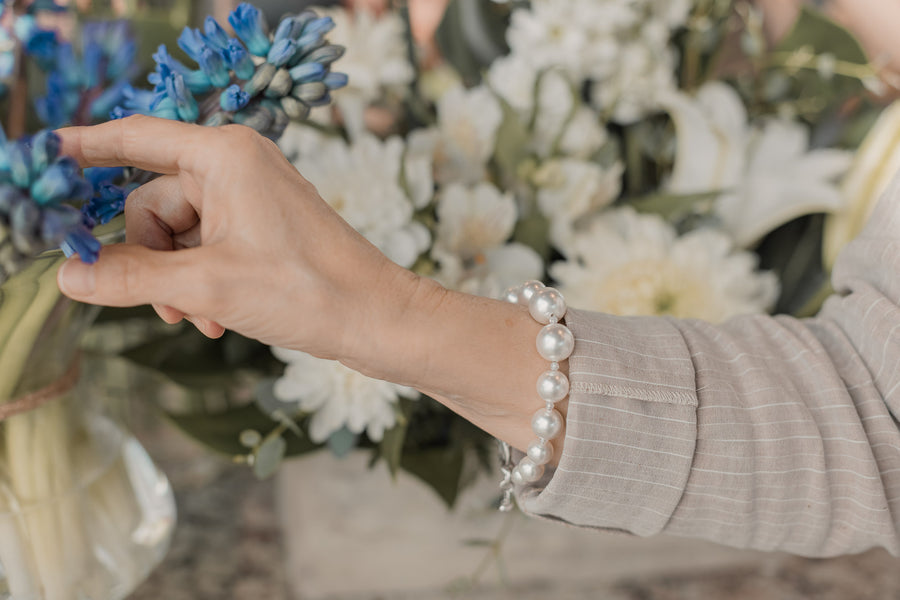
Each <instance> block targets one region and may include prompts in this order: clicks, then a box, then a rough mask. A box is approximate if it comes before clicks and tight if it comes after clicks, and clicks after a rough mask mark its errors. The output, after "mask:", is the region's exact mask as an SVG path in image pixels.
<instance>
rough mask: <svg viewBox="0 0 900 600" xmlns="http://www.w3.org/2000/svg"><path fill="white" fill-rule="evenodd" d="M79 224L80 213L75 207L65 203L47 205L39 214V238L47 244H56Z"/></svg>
mask: <svg viewBox="0 0 900 600" xmlns="http://www.w3.org/2000/svg"><path fill="white" fill-rule="evenodd" d="M81 224H82V216H81V213H80V212H79V211H78V210H76V209H75V208H73V207H71V206H67V205H65V204H63V205H61V206H50V207H47V208H46V209H45V210H44V211H43V214H42V215H41V238H42V239H43V241H44V242H45V243H46V244H47V245H48V246H58V245H59V244H60V243H61V242H62V241H63V240H64V239H66V236H67V235H68V234H69V232H70V231H72V230H74V229H76V228H78V227H79V226H80V225H81Z"/></svg>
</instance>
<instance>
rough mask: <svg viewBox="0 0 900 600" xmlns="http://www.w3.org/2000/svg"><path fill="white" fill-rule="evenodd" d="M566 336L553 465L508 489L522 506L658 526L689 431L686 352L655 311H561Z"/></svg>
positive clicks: (679, 480) (687, 453) (691, 382)
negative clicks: (560, 433) (561, 426)
mask: <svg viewBox="0 0 900 600" xmlns="http://www.w3.org/2000/svg"><path fill="white" fill-rule="evenodd" d="M566 324H567V325H568V327H569V329H570V330H571V331H572V333H573V334H574V335H575V351H574V353H573V354H572V356H571V357H570V358H569V380H570V384H571V389H570V393H569V401H568V414H567V417H566V435H565V441H564V446H563V452H562V455H561V457H560V461H559V466H558V467H557V468H555V469H552V470H548V472H547V474H545V476H544V478H543V479H542V480H541V481H540V482H538V484H536V485H532V486H526V487H521V488H518V489H517V490H516V498H517V501H518V504H519V506H520V507H521V508H522V510H523V511H524V512H525V513H527V514H531V515H533V516H540V517H546V518H550V519H555V520H561V521H564V522H567V523H570V524H572V525H577V526H582V527H596V528H603V529H614V530H621V531H625V532H629V533H633V534H636V535H641V536H648V535H654V534H656V533H659V532H660V531H662V529H663V528H664V527H665V526H666V524H667V523H668V521H669V518H670V517H671V515H672V513H673V511H674V510H675V507H676V506H677V505H678V503H679V501H680V499H681V497H682V494H683V492H684V488H685V485H686V482H687V479H688V475H689V473H690V469H691V463H692V461H693V455H694V448H695V445H696V440H697V389H696V379H695V374H694V367H693V362H692V360H691V356H690V351H689V350H688V348H687V345H686V344H685V341H684V338H683V337H682V335H681V333H680V332H679V331H678V329H677V328H675V326H674V325H673V324H671V323H670V322H669V321H668V320H667V319H665V318H659V317H614V316H610V315H605V314H600V313H590V312H584V311H576V310H569V312H568V313H567V315H566Z"/></svg>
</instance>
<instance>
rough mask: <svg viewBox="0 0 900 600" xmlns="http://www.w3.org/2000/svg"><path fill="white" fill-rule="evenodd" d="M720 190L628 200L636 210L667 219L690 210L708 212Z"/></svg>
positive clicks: (674, 218) (675, 219)
mask: <svg viewBox="0 0 900 600" xmlns="http://www.w3.org/2000/svg"><path fill="white" fill-rule="evenodd" d="M720 194H721V192H718V191H714V192H704V193H702V194H650V195H647V196H641V197H640V198H635V199H634V200H630V201H629V202H628V204H629V205H631V206H632V207H634V209H635V210H636V211H638V212H642V213H654V214H657V215H659V216H661V217H663V218H665V219H666V220H668V221H677V220H678V219H680V218H682V217H684V216H686V215H688V214H690V213H692V212H708V210H709V209H710V208H711V206H712V202H713V200H715V199H716V198H718V197H719V195H720Z"/></svg>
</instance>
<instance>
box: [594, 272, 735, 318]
mask: <svg viewBox="0 0 900 600" xmlns="http://www.w3.org/2000/svg"><path fill="white" fill-rule="evenodd" d="M595 306H596V307H597V309H598V310H601V311H603V312H607V313H610V314H615V315H671V316H673V317H678V318H699V319H714V318H715V317H716V313H717V312H718V311H717V308H716V302H715V300H714V294H713V293H712V290H711V289H710V287H709V285H708V284H707V283H706V282H705V281H703V280H701V279H699V278H698V277H696V276H694V275H693V274H691V273H687V272H685V271H684V270H683V269H681V268H680V267H678V266H677V265H675V264H673V263H672V262H671V261H669V260H665V259H662V260H642V261H635V262H630V263H627V264H624V265H622V266H621V267H619V268H618V269H616V270H614V271H613V272H611V273H610V274H609V275H608V276H607V277H606V278H605V279H604V280H603V282H602V283H601V284H600V285H599V286H597V288H596V296H595Z"/></svg>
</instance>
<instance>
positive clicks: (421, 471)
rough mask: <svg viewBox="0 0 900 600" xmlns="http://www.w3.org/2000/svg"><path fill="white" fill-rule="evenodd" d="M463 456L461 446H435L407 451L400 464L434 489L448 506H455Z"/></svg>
mask: <svg viewBox="0 0 900 600" xmlns="http://www.w3.org/2000/svg"><path fill="white" fill-rule="evenodd" d="M463 458H464V457H463V450H462V448H460V447H450V448H433V449H428V450H421V451H419V452H415V453H410V452H407V453H406V454H404V455H403V458H402V459H401V460H400V466H401V467H402V468H403V470H404V471H406V472H408V473H410V474H412V475H414V476H416V477H418V478H419V479H421V480H422V481H423V482H424V483H425V484H427V485H428V486H429V487H430V488H431V489H433V490H434V491H435V493H437V495H438V496H439V497H440V498H441V500H443V501H444V503H445V504H446V505H447V508H453V505H454V504H455V503H456V498H457V496H458V495H459V492H460V476H461V475H462V470H463V462H464V461H463Z"/></svg>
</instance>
